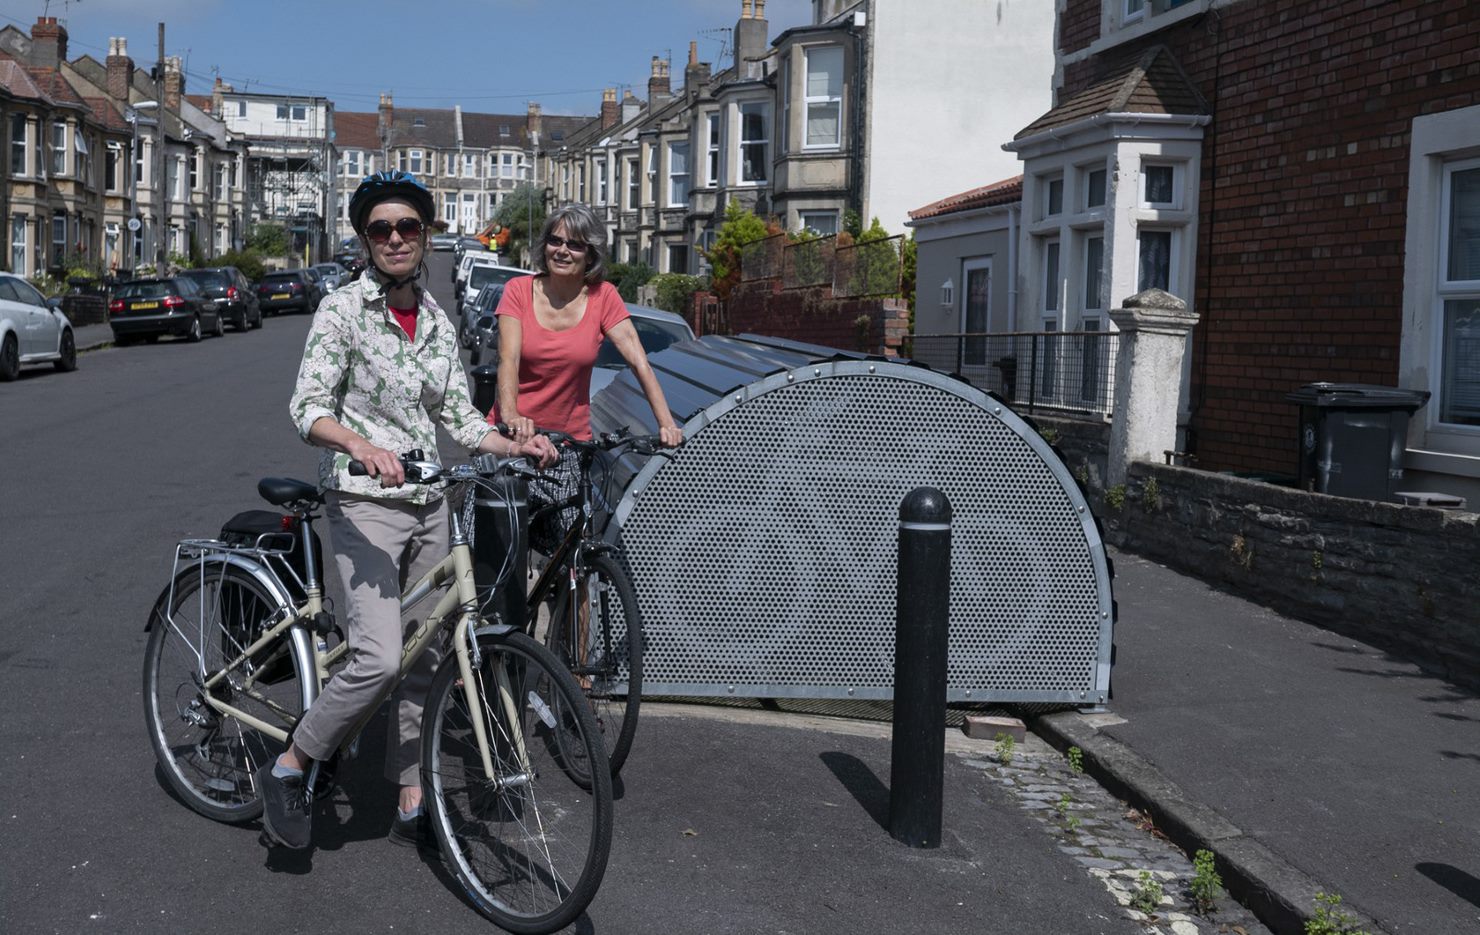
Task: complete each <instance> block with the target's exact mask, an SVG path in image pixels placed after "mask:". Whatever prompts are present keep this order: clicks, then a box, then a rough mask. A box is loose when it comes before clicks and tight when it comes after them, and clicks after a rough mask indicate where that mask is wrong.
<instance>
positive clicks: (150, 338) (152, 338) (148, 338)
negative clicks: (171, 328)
mask: <svg viewBox="0 0 1480 935" xmlns="http://www.w3.org/2000/svg"><path fill="white" fill-rule="evenodd" d="M158 341H159V335H157V334H146V335H144V343H145V344H155V343H158Z"/></svg>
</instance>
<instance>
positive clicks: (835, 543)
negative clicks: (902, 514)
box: [591, 335, 1115, 705]
mask: <svg viewBox="0 0 1480 935" xmlns="http://www.w3.org/2000/svg"><path fill="white" fill-rule="evenodd" d="M650 360H651V362H652V365H653V368H654V370H655V371H656V373H657V374H658V379H659V382H660V383H661V385H662V387H663V392H664V394H665V396H666V397H667V399H668V403H669V406H670V408H671V409H672V410H673V412H674V415H675V416H676V417H677V418H678V419H679V420H680V423H681V424H683V425H684V427H685V433H686V440H685V444H684V446H683V447H682V448H681V449H679V450H678V452H677V453H676V455H675V456H674V458H673V459H672V460H665V459H662V458H652V459H649V460H647V461H646V462H645V463H643V462H642V461H641V460H639V459H634V458H628V459H624V460H623V461H620V462H618V463H617V464H616V465H613V466H612V467H611V470H612V471H613V481H614V483H613V484H612V485H610V486H609V487H608V490H612V491H617V492H618V494H616V495H614V498H617V497H618V496H619V498H617V499H616V501H615V502H613V503H610V504H608V506H609V507H610V508H611V509H612V516H611V522H610V524H609V525H608V526H607V528H606V531H605V537H606V539H607V541H611V542H614V543H617V544H619V545H620V546H621V547H622V548H623V550H624V551H625V554H626V560H627V562H628V565H629V567H630V569H631V571H632V574H633V582H634V584H635V586H636V589H637V594H638V603H639V606H640V607H641V609H642V613H643V622H644V623H643V629H644V636H645V637H646V651H645V654H644V677H643V694H644V695H690V696H715V695H720V696H736V697H754V698H766V697H770V698H840V699H846V698H857V699H888V698H891V697H892V692H893V687H892V686H893V666H894V660H893V656H894V630H895V613H896V608H895V603H896V601H895V587H896V562H897V541H898V511H899V505H900V502H901V500H902V499H903V498H904V496H905V494H907V493H908V492H909V491H910V490H912V489H914V488H915V487H918V486H921V485H930V486H934V487H937V488H939V489H940V490H942V491H944V492H945V494H946V496H947V497H949V499H950V503H951V506H952V510H953V520H952V531H951V575H950V581H951V595H950V650H949V659H948V666H947V682H948V686H947V694H948V698H949V700H951V701H954V702H1038V703H1056V704H1069V705H1097V704H1104V703H1105V702H1106V701H1107V700H1108V698H1109V694H1110V667H1111V652H1112V643H1111V638H1112V630H1113V625H1114V619H1115V604H1114V600H1113V598H1112V593H1111V569H1110V563H1109V560H1108V557H1107V555H1106V553H1105V546H1104V543H1103V541H1102V538H1101V535H1100V530H1099V526H1098V522H1097V520H1096V519H1095V517H1094V515H1093V513H1092V512H1091V510H1090V508H1089V504H1088V503H1087V501H1086V499H1085V496H1084V494H1083V492H1082V491H1081V489H1080V487H1079V484H1078V483H1077V482H1076V481H1075V479H1074V478H1073V476H1072V475H1071V474H1070V473H1069V471H1068V469H1067V468H1066V467H1065V466H1064V463H1063V460H1062V459H1061V458H1060V457H1059V456H1058V454H1057V453H1056V452H1055V451H1054V450H1053V448H1052V447H1051V446H1050V445H1049V444H1048V442H1046V441H1045V440H1044V439H1043V437H1042V436H1040V435H1039V434H1038V432H1037V431H1036V430H1035V429H1034V428H1033V427H1032V425H1031V424H1029V423H1028V422H1027V421H1026V420H1024V419H1023V418H1022V417H1020V416H1018V415H1017V414H1016V413H1015V412H1013V410H1012V409H1011V408H1009V407H1008V406H1007V405H1006V404H1005V403H1003V402H1002V401H1000V400H999V399H997V398H996V397H994V396H991V395H989V394H987V393H984V392H982V391H980V390H978V389H976V388H975V387H973V386H971V385H970V384H969V383H966V382H965V381H963V380H960V379H957V378H954V377H952V376H949V375H946V374H943V373H938V372H935V371H933V370H930V369H929V368H926V367H923V366H919V365H915V364H912V363H910V362H908V361H900V360H896V359H886V358H881V357H872V356H866V355H861V354H851V353H847V352H842V351H837V350H834V349H831V348H825V347H818V346H813V345H806V344H798V343H795V342H790V341H784V340H781V339H776V338H767V337H760V336H755V335H741V336H740V337H738V338H732V337H720V336H712V335H711V336H705V337H703V338H701V339H698V340H695V341H687V342H683V343H680V344H675V345H672V346H671V347H669V348H667V349H665V350H663V351H660V352H658V353H656V354H654V355H652V356H651V358H650ZM591 421H592V427H593V428H594V429H595V430H596V431H598V432H601V431H612V430H615V429H618V428H620V427H623V426H629V427H631V429H632V430H633V431H635V432H636V431H652V430H653V429H654V423H653V418H652V411H651V410H650V409H649V408H648V405H647V402H646V400H645V398H644V397H643V395H642V393H641V391H640V389H639V388H638V386H637V383H636V380H635V379H634V378H633V376H632V374H631V373H630V372H624V373H623V374H621V375H620V376H619V377H618V378H617V379H616V380H614V381H612V383H611V384H610V385H609V386H608V387H607V388H605V389H604V390H602V391H601V392H600V393H598V394H597V395H596V396H595V397H594V398H593V399H592V402H591Z"/></svg>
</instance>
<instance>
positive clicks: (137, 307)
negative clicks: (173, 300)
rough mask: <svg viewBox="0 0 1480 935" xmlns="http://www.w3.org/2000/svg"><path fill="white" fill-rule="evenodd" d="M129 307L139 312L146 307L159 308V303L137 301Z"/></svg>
mask: <svg viewBox="0 0 1480 935" xmlns="http://www.w3.org/2000/svg"><path fill="white" fill-rule="evenodd" d="M129 308H131V309H133V310H134V311H136V312H139V311H143V310H144V309H146V308H159V303H158V302H135V303H134V304H133V305H130V306H129Z"/></svg>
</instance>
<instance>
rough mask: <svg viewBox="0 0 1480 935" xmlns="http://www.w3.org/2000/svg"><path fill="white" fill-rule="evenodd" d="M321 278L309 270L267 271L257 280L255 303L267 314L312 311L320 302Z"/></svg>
mask: <svg viewBox="0 0 1480 935" xmlns="http://www.w3.org/2000/svg"><path fill="white" fill-rule="evenodd" d="M321 282H322V280H321V279H320V278H319V277H318V274H317V273H315V272H314V271H313V270H311V269H308V270H303V269H284V270H278V271H276V272H272V273H268V274H267V275H266V276H263V277H262V280H261V281H260V282H258V283H257V302H258V304H260V305H261V306H262V311H263V312H266V313H267V314H270V315H277V314H279V313H281V312H285V311H286V312H308V313H309V314H310V315H311V314H313V312H314V310H315V309H317V308H318V307H319V302H321V301H323V298H324V288H323V286H321V285H320V283H321Z"/></svg>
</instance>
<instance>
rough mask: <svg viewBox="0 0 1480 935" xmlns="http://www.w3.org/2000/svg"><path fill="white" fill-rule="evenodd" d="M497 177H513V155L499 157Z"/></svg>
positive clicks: (504, 154) (505, 154) (506, 154)
mask: <svg viewBox="0 0 1480 935" xmlns="http://www.w3.org/2000/svg"><path fill="white" fill-rule="evenodd" d="M498 171H499V177H500V178H505V179H511V178H513V177H514V154H513V153H503V154H502V155H501V156H500V157H499V170H498Z"/></svg>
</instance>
